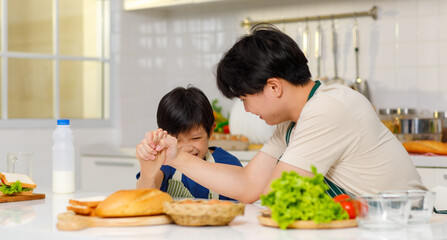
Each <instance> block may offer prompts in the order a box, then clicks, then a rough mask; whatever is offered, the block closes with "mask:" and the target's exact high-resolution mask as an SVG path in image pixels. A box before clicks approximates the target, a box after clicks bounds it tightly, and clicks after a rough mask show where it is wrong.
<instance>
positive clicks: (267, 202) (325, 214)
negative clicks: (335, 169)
mask: <svg viewBox="0 0 447 240" xmlns="http://www.w3.org/2000/svg"><path fill="white" fill-rule="evenodd" d="M312 172H313V173H314V175H315V176H314V177H312V178H310V177H303V176H300V175H299V174H298V173H296V172H293V171H291V172H283V173H282V175H281V177H280V178H278V179H276V180H274V181H273V182H272V185H271V188H272V190H271V191H270V192H269V193H268V194H267V195H261V204H262V205H263V206H267V207H269V208H270V209H271V211H272V219H273V220H275V221H276V222H277V223H278V225H279V227H280V228H281V229H286V228H287V226H289V225H290V224H291V223H293V222H294V221H295V220H313V221H315V222H316V223H325V222H331V221H333V220H343V219H348V218H349V215H348V214H347V213H346V211H345V210H344V209H343V208H342V207H341V205H340V204H339V203H336V202H335V201H334V200H332V198H331V197H330V196H329V195H328V194H327V193H326V190H328V189H329V187H328V186H327V185H326V183H325V182H324V176H323V175H322V174H320V173H317V169H316V168H315V166H312Z"/></svg>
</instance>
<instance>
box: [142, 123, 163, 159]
mask: <svg viewBox="0 0 447 240" xmlns="http://www.w3.org/2000/svg"><path fill="white" fill-rule="evenodd" d="M167 135H168V133H167V132H166V131H163V130H162V129H160V128H159V129H157V130H155V131H152V132H147V133H146V137H145V138H144V139H143V140H141V142H140V143H139V144H138V145H137V149H136V157H137V159H138V160H154V159H155V156H156V155H157V154H158V152H159V151H161V150H162V147H161V146H160V145H159V142H160V140H161V139H164V138H166V136H167Z"/></svg>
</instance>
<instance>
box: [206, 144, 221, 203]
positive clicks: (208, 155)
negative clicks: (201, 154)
mask: <svg viewBox="0 0 447 240" xmlns="http://www.w3.org/2000/svg"><path fill="white" fill-rule="evenodd" d="M205 159H206V161H207V162H210V163H215V161H214V157H213V154H211V152H210V151H209V150H208V151H207V152H206V155H205ZM209 191H210V193H209V194H208V199H219V194H217V193H216V192H214V191H211V189H210V190H209Z"/></svg>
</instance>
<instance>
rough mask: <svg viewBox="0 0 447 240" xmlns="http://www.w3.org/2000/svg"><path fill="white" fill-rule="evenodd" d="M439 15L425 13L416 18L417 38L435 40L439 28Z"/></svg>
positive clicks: (437, 36)
mask: <svg viewBox="0 0 447 240" xmlns="http://www.w3.org/2000/svg"><path fill="white" fill-rule="evenodd" d="M440 26H441V25H440V22H439V15H426V16H424V17H419V18H418V24H417V33H418V40H422V41H423V40H437V39H439V36H440V34H439V30H440Z"/></svg>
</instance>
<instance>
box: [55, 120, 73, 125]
mask: <svg viewBox="0 0 447 240" xmlns="http://www.w3.org/2000/svg"><path fill="white" fill-rule="evenodd" d="M57 125H70V120H68V119H58V120H57Z"/></svg>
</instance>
